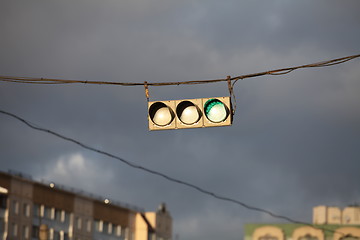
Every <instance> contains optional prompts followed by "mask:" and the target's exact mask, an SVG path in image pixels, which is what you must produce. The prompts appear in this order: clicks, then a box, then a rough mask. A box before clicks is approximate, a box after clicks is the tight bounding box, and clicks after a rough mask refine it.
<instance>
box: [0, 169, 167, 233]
mask: <svg viewBox="0 0 360 240" xmlns="http://www.w3.org/2000/svg"><path fill="white" fill-rule="evenodd" d="M171 238H172V218H171V215H170V213H169V211H168V210H167V208H166V205H165V204H164V203H162V204H161V205H160V206H159V209H158V210H157V211H156V212H144V211H143V210H142V209H140V208H138V207H135V206H131V205H129V204H124V203H120V202H115V201H112V200H109V199H107V198H102V197H99V196H95V195H93V194H89V193H85V192H83V191H79V190H78V191H76V190H74V189H72V188H68V187H65V186H61V185H58V184H55V183H52V182H44V181H42V182H38V181H34V180H32V178H31V177H30V176H26V175H24V174H22V173H16V172H9V173H4V172H0V240H35V239H40V240H42V239H43V240H95V239H96V240H98V239H101V240H170V239H171Z"/></svg>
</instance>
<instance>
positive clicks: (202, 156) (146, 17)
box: [0, 0, 360, 240]
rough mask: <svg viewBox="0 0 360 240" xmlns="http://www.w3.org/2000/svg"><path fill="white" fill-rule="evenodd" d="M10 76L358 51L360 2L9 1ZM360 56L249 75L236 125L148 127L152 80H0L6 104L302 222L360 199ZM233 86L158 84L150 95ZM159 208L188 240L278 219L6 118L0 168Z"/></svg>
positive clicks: (223, 235) (213, 66) (206, 70)
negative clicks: (324, 208) (321, 209)
mask: <svg viewBox="0 0 360 240" xmlns="http://www.w3.org/2000/svg"><path fill="white" fill-rule="evenodd" d="M0 6H1V7H0V33H1V37H0V75H7V76H22V77H44V78H62V79H76V80H100V81H118V82H144V81H148V82H168V81H187V80H202V79H217V78H225V77H226V76H227V75H231V76H237V75H242V74H249V73H255V72H261V71H265V70H271V69H277V68H283V67H290V66H297V65H302V64H308V63H314V62H318V61H322V60H328V59H333V58H338V57H343V56H349V55H354V54H359V53H360V48H359V46H360V45H359V43H360V31H359V24H360V15H359V9H360V2H359V1H358V0H353V1H352V0H346V1H332V0H330V1H329V0H319V1H311V0H304V1H283V0H272V1H258V0H251V1H250V0H248V1H243V0H241V1H230V0H229V1H214V0H207V1H197V0H195V1H194V0H192V1H188V0H182V1H165V0H148V1H144V0H131V1H122V0H101V1H99V0H61V1H60V0H57V1H48V0H1V4H0ZM359 63H360V62H359V59H355V60H353V61H350V62H347V63H345V64H342V65H336V66H332V67H327V68H318V69H304V70H297V71H295V72H293V73H291V74H288V75H282V76H266V77H259V78H253V79H247V80H243V81H239V82H237V84H236V85H235V89H234V91H235V95H236V100H237V112H236V115H235V116H234V122H233V125H232V126H230V127H222V128H204V129H186V130H174V131H157V132H149V131H148V125H147V102H146V98H145V94H144V88H143V87H120V86H104V85H84V84H70V85H34V84H18V83H4V82H0V109H1V110H5V111H9V112H11V113H14V114H17V115H19V116H21V117H23V118H25V119H27V120H29V121H30V122H32V123H35V124H36V125H38V126H42V127H45V128H49V129H51V130H53V131H56V132H59V133H61V134H63V135H65V136H68V137H72V138H75V139H77V140H79V141H81V142H83V143H86V144H88V145H91V146H93V147H96V148H98V149H101V150H104V151H107V152H110V153H112V154H115V155H117V156H119V157H122V158H124V159H126V160H128V161H132V162H134V163H136V164H139V165H142V166H144V167H147V168H150V169H154V170H157V171H160V172H162V173H165V174H167V175H169V176H172V177H174V178H178V179H181V180H184V181H187V182H190V183H192V184H195V185H198V186H200V187H202V188H205V189H207V190H209V191H213V192H216V193H218V194H221V195H224V196H227V197H231V198H234V199H237V200H240V201H242V202H244V203H248V204H250V205H253V206H257V207H261V208H265V209H267V210H270V211H273V212H275V213H278V214H281V215H285V216H288V217H290V218H293V219H295V220H299V221H307V222H309V221H311V214H312V213H311V211H312V207H313V206H315V205H320V204H326V205H337V206H340V207H343V206H346V205H348V204H353V203H354V202H360V189H359V182H360V174H359V169H360V162H359V158H360V141H359V137H360V108H359V107H360V104H359V103H360V81H359V80H360V68H359ZM225 95H228V90H227V84H226V83H216V84H207V85H196V86H169V87H150V100H165V99H182V98H199V97H214V96H225ZM9 169H12V170H16V171H20V172H24V173H27V174H30V175H32V176H33V177H34V178H35V179H45V180H48V181H54V182H57V183H61V184H64V185H67V186H71V187H75V188H78V189H83V190H85V191H88V192H92V193H96V194H99V195H102V196H106V197H108V198H110V199H115V200H119V201H122V202H128V203H131V204H134V205H136V206H139V207H142V208H145V209H146V210H148V211H151V210H155V209H156V208H157V206H158V204H159V203H161V202H166V204H167V206H168V208H169V210H170V211H171V214H172V216H173V219H174V222H173V224H174V234H177V235H178V239H184V240H200V239H229V240H232V239H242V237H243V224H245V223H249V222H279V221H280V220H279V219H274V218H271V217H270V216H267V215H265V214H262V213H259V212H254V211H251V210H248V209H246V208H243V207H240V206H237V205H235V204H232V203H227V202H223V201H220V200H217V199H214V198H211V197H209V196H206V195H203V194H201V193H199V192H196V191H194V190H193V189H189V188H187V187H185V186H182V185H177V184H175V183H172V182H169V181H166V180H164V179H162V178H159V177H157V176H153V175H150V174H148V173H146V172H142V171H140V170H137V169H132V168H129V167H128V166H126V165H124V164H123V163H121V162H119V161H117V160H114V159H110V158H108V157H105V156H102V155H99V154H97V153H94V152H90V151H88V150H85V149H82V148H80V147H79V146H77V145H74V144H72V143H69V142H66V141H64V140H61V139H58V138H56V137H54V136H51V135H48V134H46V133H42V132H38V131H35V130H33V129H30V128H28V127H27V126H25V125H24V124H22V123H21V122H19V121H17V120H15V119H13V118H10V117H9V116H6V115H0V170H1V171H8V170H9Z"/></svg>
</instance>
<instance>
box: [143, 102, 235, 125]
mask: <svg viewBox="0 0 360 240" xmlns="http://www.w3.org/2000/svg"><path fill="white" fill-rule="evenodd" d="M148 119H149V130H166V129H182V128H201V127H219V126H229V125H231V123H232V108H231V101H230V97H217V98H199V99H186V100H171V101H155V102H149V103H148Z"/></svg>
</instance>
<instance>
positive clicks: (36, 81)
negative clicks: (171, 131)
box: [0, 54, 360, 86]
mask: <svg viewBox="0 0 360 240" xmlns="http://www.w3.org/2000/svg"><path fill="white" fill-rule="evenodd" d="M358 57H360V54H356V55H352V56H347V57H342V58H336V59H331V60H327V61H322V62H317V63H311V64H306V65H300V66H295V67H288V68H281V69H275V70H270V71H264V72H258V73H252V74H245V75H240V76H236V77H231V78H230V79H229V78H220V79H212V80H194V81H180V82H153V83H151V82H146V83H145V82H113V81H110V82H108V81H92V80H67V79H52V78H30V77H12V76H0V81H3V82H14V83H29V84H70V83H83V84H99V85H118V86H144V85H145V84H146V85H147V86H172V85H192V84H208V83H216V82H225V81H228V80H230V81H231V82H234V84H235V83H236V82H237V81H238V80H244V79H247V78H254V77H260V76H265V75H284V74H288V73H290V72H292V71H294V70H297V69H303V68H319V67H329V66H333V65H337V64H341V63H345V62H347V61H350V60H353V59H355V58H358Z"/></svg>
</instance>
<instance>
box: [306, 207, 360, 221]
mask: <svg viewBox="0 0 360 240" xmlns="http://www.w3.org/2000/svg"><path fill="white" fill-rule="evenodd" d="M313 223H314V224H350V225H351V224H353V225H360V207H359V206H349V207H346V208H344V209H343V210H341V209H340V208H338V207H328V206H317V207H314V208H313Z"/></svg>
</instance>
